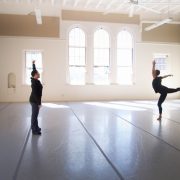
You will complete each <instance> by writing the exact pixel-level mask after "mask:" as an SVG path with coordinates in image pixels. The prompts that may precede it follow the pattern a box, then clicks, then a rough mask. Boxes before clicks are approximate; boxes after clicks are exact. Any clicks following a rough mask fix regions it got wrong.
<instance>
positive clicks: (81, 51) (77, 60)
mask: <svg viewBox="0 0 180 180" xmlns="http://www.w3.org/2000/svg"><path fill="white" fill-rule="evenodd" d="M69 65H76V66H80V65H82V66H84V65H85V48H71V47H70V48H69Z"/></svg>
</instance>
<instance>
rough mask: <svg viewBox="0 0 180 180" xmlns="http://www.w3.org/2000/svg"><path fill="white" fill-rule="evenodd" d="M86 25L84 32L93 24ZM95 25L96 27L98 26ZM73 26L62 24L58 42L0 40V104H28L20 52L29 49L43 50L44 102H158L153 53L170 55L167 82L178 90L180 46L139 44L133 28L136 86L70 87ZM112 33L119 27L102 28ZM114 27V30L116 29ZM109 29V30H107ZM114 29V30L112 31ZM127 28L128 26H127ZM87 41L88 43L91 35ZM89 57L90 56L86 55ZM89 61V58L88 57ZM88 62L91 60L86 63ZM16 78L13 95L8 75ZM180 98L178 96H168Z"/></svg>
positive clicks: (28, 90)
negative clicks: (69, 51)
mask: <svg viewBox="0 0 180 180" xmlns="http://www.w3.org/2000/svg"><path fill="white" fill-rule="evenodd" d="M82 24H83V25H84V26H86V25H87V24H88V26H86V27H87V29H88V30H89V28H92V29H93V28H94V27H95V26H96V24H94V23H93V24H92V23H82ZM97 24H98V23H97ZM70 25H72V22H68V23H67V22H65V23H64V24H62V27H63V28H62V31H61V33H62V34H61V39H48V38H23V37H22V38H19V37H0V102H22V101H28V99H29V94H30V91H31V88H30V87H29V86H26V85H23V60H24V56H23V54H24V53H23V52H24V50H27V49H28V50H29V49H40V50H43V68H44V73H43V83H44V89H43V100H44V101H66V100H68V101H74V100H118V99H154V98H157V97H158V95H156V94H155V93H154V92H153V90H152V87H151V82H152V77H151V65H152V57H153V53H167V54H169V64H168V66H169V67H170V72H169V73H173V74H174V77H173V78H169V79H168V80H167V81H166V84H168V85H169V86H171V87H176V86H178V85H179V86H180V79H179V77H180V71H179V69H180V45H175V44H174V45H173V44H169V45H168V44H153V43H141V42H140V36H139V34H138V33H139V31H138V27H137V26H136V27H135V26H134V27H132V29H133V31H132V32H134V33H135V39H136V43H135V64H134V74H135V84H134V85H133V86H119V85H109V86H101V85H85V86H72V85H69V84H67V82H66V73H67V71H66V70H67V41H66V39H67V36H66V31H67V29H68V28H69V27H70ZM103 25H104V26H108V27H109V29H111V31H112V29H115V30H114V31H113V32H112V33H115V31H117V29H118V28H120V27H122V25H119V26H118V25H117V24H114V25H113V24H111V25H109V24H103ZM115 26H116V27H115ZM110 27H111V28H110ZM112 27H114V28H112ZM129 27H130V26H129ZM88 39H91V36H90V33H89V37H88ZM89 54H90V52H89ZM89 58H90V57H89ZM89 60H90V59H89ZM11 72H12V73H15V74H16V89H15V91H10V90H8V81H7V78H8V73H11ZM168 97H169V98H179V97H180V96H179V93H176V94H173V95H169V96H168Z"/></svg>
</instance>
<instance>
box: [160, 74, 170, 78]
mask: <svg viewBox="0 0 180 180" xmlns="http://www.w3.org/2000/svg"><path fill="white" fill-rule="evenodd" d="M171 76H173V75H172V74H168V75H165V76H162V79H164V78H167V77H171Z"/></svg>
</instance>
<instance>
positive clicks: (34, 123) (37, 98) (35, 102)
mask: <svg viewBox="0 0 180 180" xmlns="http://www.w3.org/2000/svg"><path fill="white" fill-rule="evenodd" d="M32 66H33V71H32V72H31V76H32V77H31V88H32V92H31V95H30V98H29V101H30V103H31V106H32V116H31V129H32V133H33V134H34V135H41V128H40V127H39V126H38V114H39V109H40V107H41V97H42V89H43V86H42V84H41V82H40V81H39V80H38V79H39V78H40V74H39V72H38V71H37V69H36V65H35V61H33V63H32Z"/></svg>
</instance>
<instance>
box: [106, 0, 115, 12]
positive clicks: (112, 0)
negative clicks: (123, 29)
mask: <svg viewBox="0 0 180 180" xmlns="http://www.w3.org/2000/svg"><path fill="white" fill-rule="evenodd" d="M115 1H116V0H111V2H110V3H108V5H107V6H106V7H105V10H108V9H110V8H111V6H112V5H113V4H114V3H115Z"/></svg>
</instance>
